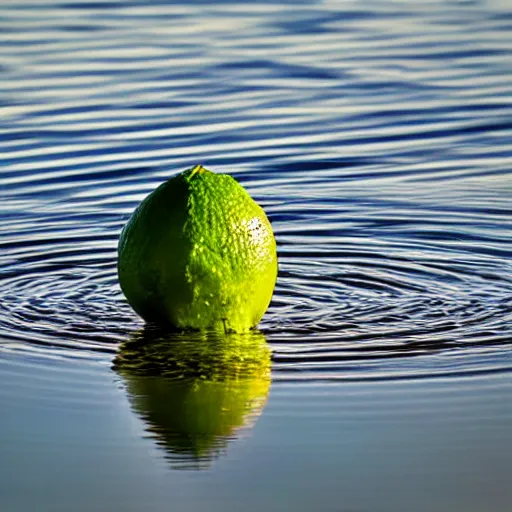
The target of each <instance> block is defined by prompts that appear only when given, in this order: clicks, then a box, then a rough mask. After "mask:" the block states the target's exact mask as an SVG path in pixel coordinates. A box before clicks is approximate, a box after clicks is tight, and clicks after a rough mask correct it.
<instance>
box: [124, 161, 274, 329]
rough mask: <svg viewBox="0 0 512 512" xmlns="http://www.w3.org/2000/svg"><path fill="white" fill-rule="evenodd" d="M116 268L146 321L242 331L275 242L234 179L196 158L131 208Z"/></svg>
mask: <svg viewBox="0 0 512 512" xmlns="http://www.w3.org/2000/svg"><path fill="white" fill-rule="evenodd" d="M118 275H119V282H120V285H121V289H122V291H123V293H124V295H125V296H126V298H127V299H128V302H129V303H130V305H131V306H132V307H133V309H134V310H135V312H136V313H138V314H139V315H140V316H141V317H142V318H144V320H146V321H148V322H154V323H157V324H164V325H170V326H173V327H176V328H179V329H198V330H207V329H213V330H218V331H224V332H244V331H248V330H249V329H251V328H253V327H255V326H256V325H257V324H258V322H259V321H260V320H261V318H262V316H263V314H264V313H265V311H266V310H267V308H268V305H269V303H270V300H271V298H272V293H273V291H274V286H275V282H276V278H277V252H276V242H275V238H274V234H273V231H272V227H271V225H270V222H269V220H268V218H267V216H266V215H265V212H264V211H263V209H262V208H261V207H260V206H259V205H258V204H257V203H256V202H255V201H254V200H253V199H252V198H251V197H250V195H249V194H248V193H247V192H246V190H245V189H244V188H243V187H242V186H241V185H240V184H239V183H238V182H237V181H236V180H235V179H234V178H232V177H231V176H228V175H226V174H215V173H213V172H211V171H209V170H207V169H205V168H204V167H202V166H200V165H197V166H195V167H193V168H192V169H188V170H186V171H184V172H182V173H180V174H178V175H176V176H174V177H172V178H170V179H169V180H168V181H166V182H165V183H163V184H162V185H160V186H159V187H158V188H157V189H156V190H154V191H153V192H152V193H151V194H149V196H147V197H146V198H145V199H144V200H143V201H142V203H141V204H140V205H139V206H138V208H137V209H136V210H135V212H134V213H133V215H132V216H131V218H130V220H129V221H128V223H127V224H126V226H125V227H124V229H123V231H122V233H121V236H120V239H119V246H118Z"/></svg>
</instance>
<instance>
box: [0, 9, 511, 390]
mask: <svg viewBox="0 0 512 512" xmlns="http://www.w3.org/2000/svg"><path fill="white" fill-rule="evenodd" d="M104 7H109V8H108V9H105V8H104ZM110 7H112V6H111V3H110V2H109V3H107V2H101V1H99V2H94V3H91V4H87V3H85V4H84V3H83V2H73V1H71V2H67V3H65V4H53V5H50V6H48V4H47V3H46V2H44V3H41V2H34V3H31V4H30V5H28V4H26V3H23V5H21V4H20V3H18V2H4V3H3V4H2V6H1V7H0V13H1V14H2V15H1V16H0V20H1V21H0V29H1V30H0V48H2V49H3V50H4V52H3V53H4V58H3V59H2V78H1V80H0V87H1V88H0V94H1V97H0V109H1V110H2V121H3V123H2V126H1V127H0V149H1V153H0V154H1V156H0V159H1V171H0V193H1V197H0V199H1V201H0V211H1V215H2V221H3V222H2V223H1V224H0V279H1V281H0V297H1V300H0V350H9V351H20V352H25V353H26V354H27V355H30V354H34V353H36V352H37V353H38V354H39V355H47V356H52V357H83V358H99V359H108V360H110V359H112V355H113V354H114V353H115V352H116V351H117V348H118V345H119V343H120V342H123V341H126V340H127V339H128V338H129V337H130V336H131V335H132V334H133V333H134V332H135V331H137V330H138V329H140V327H141V325H142V324H141V321H140V320H139V319H138V318H137V317H136V316H135V314H134V313H133V312H132V311H131V309H130V308H129V306H128V305H127V303H126V302H125V300H124V298H123V296H122V294H121V292H120V289H119V286H118V283H117V277H116V245H117V239H118V236H119V233H120V230H121V228H122V226H123V224H124V223H125V222H126V220H127V219H128V217H129V215H130V213H131V212H132V211H133V209H134V208H135V207H136V205H137V204H138V203H139V202H140V201H141V199H142V198H143V197H145V196H146V195H147V194H148V193H149V192H151V191H152V190H153V189H154V188H155V187H156V186H157V185H158V184H159V183H161V182H162V181H163V180H165V179H166V178H167V177H169V176H171V175H172V174H174V173H175V172H179V171H181V170H183V169H184V168H186V167H189V166H191V165H195V164H198V163H201V164H204V165H206V166H208V167H210V168H212V169H213V170H216V171H218V172H228V173H231V174H233V175H234V176H235V177H236V178H237V179H238V180H239V181H240V182H241V183H242V184H243V185H244V186H246V188H247V189H248V190H249V192H250V193H251V194H252V195H253V196H254V197H255V199H256V200H257V201H259V202H260V203H261V204H262V205H263V206H264V208H265V210H266V211H267V213H268V215H269V218H270V220H271V222H272V223H273V226H274V228H275V233H276V238H277V240H278V246H279V256H280V273H279V278H278V285H277V289H276V293H275V296H274V299H273V302H272V304H271V307H270V310H269V312H268V313H267V315H266V316H265V318H264V320H263V322H262V324H261V330H262V331H263V332H264V333H265V335H266V338H267V340H268V342H269V343H270V345H271V347H272V349H273V353H274V367H273V368H274V378H275V379H278V380H279V379H293V380H294V379H301V380H302V379H306V380H309V379H328V380H331V379H349V380H361V379H397V378H421V377H423V376H426V375H438V376H448V375H460V374H472V373H485V372H503V371H510V370H511V369H512V359H511V354H512V351H511V344H510V340H511V339H512V263H511V262H512V245H511V243H510V240H511V239H512V236H511V235H512V208H511V205H512V171H511V169H512V139H511V137H510V133H511V128H512V121H511V119H512V103H511V101H510V98H511V96H512V85H511V84H512V52H510V44H509V41H510V30H511V29H512V27H511V26H510V23H509V20H510V15H509V14H507V11H506V6H504V5H500V3H499V2H488V3H486V4H485V5H483V4H482V5H480V4H478V3H474V4H471V5H469V4H467V3H464V2H463V3H458V2H448V3H440V4H438V5H437V4H436V5H435V8H434V7H433V4H428V5H426V6H422V5H418V4H416V3H406V4H404V5H403V6H402V8H401V9H400V15H399V16H397V15H396V6H395V5H394V3H393V2H390V3H386V2H378V3H375V4H371V3H370V4H368V9H367V10H365V11H360V10H357V6H356V4H354V3H352V2H346V3H344V2H325V3H322V4H321V5H316V4H314V5H302V6H296V5H294V6H292V5H281V4H279V5H278V4H273V3H272V2H268V3H258V4H251V5H248V6H245V5H243V6H242V5H236V4H232V3H221V4H217V5H215V6H210V5H208V6H205V5H188V4H187V5H185V6H183V5H182V6H178V5H173V3H172V2H169V3H167V2H158V3H157V5H153V6H147V5H146V4H145V3H144V2H137V1H136V2H129V3H128V2H123V1H120V2H117V3H115V16H114V15H112V14H111V9H110ZM70 20H73V22H72V23H70ZM134 20H136V23H134Z"/></svg>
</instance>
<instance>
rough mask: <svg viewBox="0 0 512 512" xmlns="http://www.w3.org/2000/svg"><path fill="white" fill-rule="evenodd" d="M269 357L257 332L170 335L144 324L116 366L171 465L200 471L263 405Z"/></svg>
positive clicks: (134, 406) (119, 357) (262, 337)
mask: <svg viewBox="0 0 512 512" xmlns="http://www.w3.org/2000/svg"><path fill="white" fill-rule="evenodd" d="M270 355H271V354H270V349H269V346H268V344H267V342H266V340H265V337H264V335H263V334H262V333H261V332H258V331H253V332H250V333H246V334H219V333H198V332H195V333H186V334H175V333H173V334H169V333H165V332H162V331H159V330H155V329H152V328H148V327H146V328H145V329H144V330H143V331H141V332H139V333H138V334H137V335H135V336H134V337H133V338H132V339H130V340H129V341H127V342H125V343H124V344H123V345H122V346H121V347H120V350H119V353H118V355H117V357H116V359H115V361H114V369H115V370H116V371H117V372H118V373H119V374H120V375H121V376H122V378H123V380H124V382H125V384H126V389H127V392H128V395H129V398H130V402H131V404H132V407H133V410H134V411H135V412H136V413H137V414H138V415H139V416H140V417H142V419H143V420H144V421H145V422H146V424H147V431H148V432H151V434H152V435H154V436H155V438H156V440H157V442H158V443H159V444H160V445H162V446H163V447H164V448H165V449H166V451H167V453H168V455H169V459H170V461H171V465H172V466H173V467H176V468H179V469H184V468H192V469H201V468H207V467H209V465H210V463H211V461H212V460H213V459H214V458H215V457H217V456H218V455H220V454H221V453H223V452H224V451H225V448H226V447H227V444H228V441H229V440H230V439H233V438H236V437H237V436H238V435H240V433H241V428H242V427H249V426H250V425H251V424H252V422H253V421H254V419H255V418H256V417H257V416H258V415H259V413H260V412H261V411H262V409H263V407H264V405H265V402H266V399H267V396H268V392H269V388H270V368H271V357H270Z"/></svg>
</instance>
